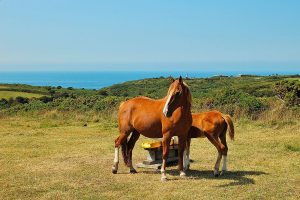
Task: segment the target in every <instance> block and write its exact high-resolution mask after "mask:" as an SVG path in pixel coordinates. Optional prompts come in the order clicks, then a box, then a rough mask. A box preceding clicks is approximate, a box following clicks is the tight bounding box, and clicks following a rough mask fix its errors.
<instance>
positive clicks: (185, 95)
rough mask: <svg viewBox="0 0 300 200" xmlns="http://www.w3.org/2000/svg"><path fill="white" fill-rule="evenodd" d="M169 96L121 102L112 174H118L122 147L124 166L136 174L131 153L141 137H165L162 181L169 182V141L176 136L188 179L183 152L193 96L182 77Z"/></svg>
mask: <svg viewBox="0 0 300 200" xmlns="http://www.w3.org/2000/svg"><path fill="white" fill-rule="evenodd" d="M172 81H173V82H172V83H171V85H170V87H169V90H168V94H167V96H166V97H165V98H163V99H158V100H154V99H150V98H147V97H136V98H133V99H130V100H128V101H125V102H123V103H121V105H120V108H119V131H120V135H119V137H118V138H117V139H116V140H115V159H114V165H113V167H112V172H113V173H114V174H115V173H117V171H118V164H119V147H120V146H122V154H123V158H124V162H125V165H126V166H128V167H129V169H130V173H136V170H135V169H134V168H133V166H132V150H133V148H134V145H135V142H136V141H137V140H138V138H139V136H140V134H142V135H143V136H145V137H148V138H163V140H162V144H163V156H162V160H163V162H162V167H161V174H162V177H161V180H162V181H166V180H167V176H166V172H165V169H166V160H167V158H168V153H169V146H170V141H171V138H172V137H173V136H178V138H179V166H178V169H179V171H180V176H185V172H184V170H183V153H184V150H185V147H186V141H187V137H188V131H189V129H190V127H191V125H192V114H191V99H192V98H191V93H190V90H189V88H188V86H187V85H186V84H185V83H184V82H183V80H182V77H181V76H180V77H179V79H178V80H174V79H172ZM130 133H131V137H130V139H129V140H127V137H128V136H129V135H130Z"/></svg>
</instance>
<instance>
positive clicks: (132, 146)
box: [127, 131, 140, 174]
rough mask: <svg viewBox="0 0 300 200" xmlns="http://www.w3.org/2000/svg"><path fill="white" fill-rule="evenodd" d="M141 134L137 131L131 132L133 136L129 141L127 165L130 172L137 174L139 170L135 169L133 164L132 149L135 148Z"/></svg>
mask: <svg viewBox="0 0 300 200" xmlns="http://www.w3.org/2000/svg"><path fill="white" fill-rule="evenodd" d="M139 137H140V134H139V133H138V132H137V131H133V132H132V134H131V137H130V139H129V141H128V143H127V158H128V160H127V166H128V167H129V169H130V171H129V172H130V173H131V174H135V173H137V171H136V170H135V169H134V167H133V165H132V150H133V148H134V145H135V143H136V141H137V140H138V139H139Z"/></svg>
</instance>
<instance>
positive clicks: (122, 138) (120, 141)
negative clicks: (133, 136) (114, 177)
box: [112, 132, 129, 174]
mask: <svg viewBox="0 0 300 200" xmlns="http://www.w3.org/2000/svg"><path fill="white" fill-rule="evenodd" d="M128 135H129V134H128V133H125V132H123V133H121V134H120V136H119V137H118V138H117V139H116V140H115V158H114V165H113V167H112V173H113V174H116V173H117V172H118V165H119V149H120V145H124V143H125V145H126V142H127V141H126V140H127V137H128ZM124 159H125V158H124Z"/></svg>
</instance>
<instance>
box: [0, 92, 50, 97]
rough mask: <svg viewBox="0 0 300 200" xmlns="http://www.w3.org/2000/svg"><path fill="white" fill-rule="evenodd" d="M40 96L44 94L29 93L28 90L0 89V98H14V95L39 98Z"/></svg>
mask: <svg viewBox="0 0 300 200" xmlns="http://www.w3.org/2000/svg"><path fill="white" fill-rule="evenodd" d="M41 96H45V95H41V94H35V93H29V92H15V91H0V99H2V98H3V99H9V98H16V97H26V98H32V97H36V98H39V97H41Z"/></svg>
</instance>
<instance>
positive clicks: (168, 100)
mask: <svg viewBox="0 0 300 200" xmlns="http://www.w3.org/2000/svg"><path fill="white" fill-rule="evenodd" d="M171 96H172V95H171V94H170V95H169V96H168V99H167V101H166V103H165V106H164V109H163V114H164V116H166V117H167V113H168V110H169V106H168V104H169V102H170V99H171Z"/></svg>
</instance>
